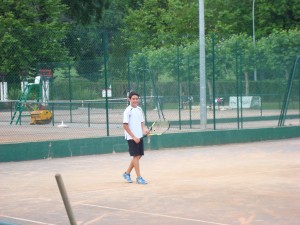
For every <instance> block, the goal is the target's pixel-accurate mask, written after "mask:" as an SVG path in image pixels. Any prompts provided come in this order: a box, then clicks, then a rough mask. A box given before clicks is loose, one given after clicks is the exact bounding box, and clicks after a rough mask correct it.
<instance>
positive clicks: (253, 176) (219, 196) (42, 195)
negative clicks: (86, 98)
mask: <svg viewBox="0 0 300 225" xmlns="http://www.w3.org/2000/svg"><path fill="white" fill-rule="evenodd" d="M129 161H130V157H129V155H128V153H117V154H107V155H91V156H83V157H73V158H60V159H46V160H36V161H26V162H15V163H14V162H9V163H1V164H0V193H1V196H0V202H1V204H0V224H5V225H7V224H22V225H34V224H56V225H58V224H59V225H65V224H69V219H68V216H67V213H66V210H65V208H64V204H63V201H62V198H61V195H60V192H59V189H58V186H57V184H56V181H55V174H57V173H59V174H61V176H62V178H63V181H64V184H65V187H66V190H67V193H68V196H69V200H70V202H71V206H72V210H73V213H74V217H75V220H76V221H77V224H81V225H83V224H85V225H88V224H99V225H101V224H105V225H127V224H128V225H129V224H130V225H150V224H151V225H152V224H155V225H168V224H170V225H186V224H203V225H205V224H215V225H225V224H230V225H256V224H258V225H285V224H286V225H298V224H299V221H300V213H299V212H300V204H299V202H300V197H299V196H300V138H296V139H287V140H279V141H264V142H255V143H242V144H228V145H220V146H205V147H189V148H182V149H167V150H159V151H153V150H152V151H146V152H145V157H143V158H142V160H141V171H142V175H143V177H144V178H145V179H146V180H148V182H149V184H147V185H138V184H136V183H132V184H129V183H126V182H125V181H124V180H123V178H122V173H123V172H124V171H125V169H126V168H127V166H128V163H129ZM132 178H135V175H134V173H133V174H132Z"/></svg>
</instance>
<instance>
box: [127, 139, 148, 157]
mask: <svg viewBox="0 0 300 225" xmlns="http://www.w3.org/2000/svg"><path fill="white" fill-rule="evenodd" d="M127 142H128V147H129V154H130V156H138V155H144V142H143V138H141V141H140V142H139V143H138V144H137V143H135V141H134V140H127Z"/></svg>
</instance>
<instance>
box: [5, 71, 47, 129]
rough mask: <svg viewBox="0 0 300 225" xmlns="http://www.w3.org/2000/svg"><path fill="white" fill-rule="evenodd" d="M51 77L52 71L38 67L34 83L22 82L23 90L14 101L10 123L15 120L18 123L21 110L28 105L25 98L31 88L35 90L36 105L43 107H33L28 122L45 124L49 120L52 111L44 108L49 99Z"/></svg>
mask: <svg viewBox="0 0 300 225" xmlns="http://www.w3.org/2000/svg"><path fill="white" fill-rule="evenodd" d="M51 78H52V71H51V70H49V69H40V70H39V71H38V76H36V77H35V80H34V83H28V82H23V90H22V92H21V94H20V97H19V101H18V102H16V105H15V112H14V114H13V116H12V118H11V121H10V124H12V123H13V122H14V121H15V124H18V123H19V122H20V120H21V117H22V112H23V111H24V109H25V106H28V104H27V100H28V98H29V96H30V93H31V92H32V90H34V89H35V91H36V101H37V103H38V104H37V105H40V106H41V105H42V106H43V107H38V108H35V109H34V108H33V107H30V108H31V109H33V111H32V112H31V113H30V114H31V121H30V124H47V123H50V122H51V119H52V113H51V112H50V111H49V110H46V109H45V106H46V105H47V103H48V101H49V83H50V80H51Z"/></svg>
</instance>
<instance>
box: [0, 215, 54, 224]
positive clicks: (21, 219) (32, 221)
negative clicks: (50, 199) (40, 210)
mask: <svg viewBox="0 0 300 225" xmlns="http://www.w3.org/2000/svg"><path fill="white" fill-rule="evenodd" d="M1 217H4V218H7V219H14V220H20V221H26V222H31V223H36V224H45V225H56V224H53V223H44V222H40V221H36V220H28V219H25V218H19V217H14V216H6V215H2V214H0V218H1Z"/></svg>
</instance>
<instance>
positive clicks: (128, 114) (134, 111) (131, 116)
mask: <svg viewBox="0 0 300 225" xmlns="http://www.w3.org/2000/svg"><path fill="white" fill-rule="evenodd" d="M123 123H128V126H129V128H130V130H131V131H132V133H133V134H134V135H135V136H136V137H137V138H141V137H143V130H142V123H144V116H143V110H142V108H141V107H139V106H137V107H136V108H134V107H132V106H131V105H129V106H127V108H126V109H125V111H124V115H123ZM125 139H126V140H130V139H132V137H131V136H130V135H129V134H128V133H127V132H126V131H125Z"/></svg>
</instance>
